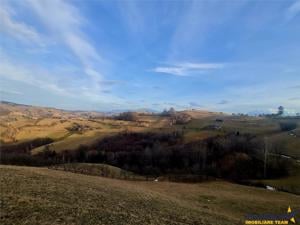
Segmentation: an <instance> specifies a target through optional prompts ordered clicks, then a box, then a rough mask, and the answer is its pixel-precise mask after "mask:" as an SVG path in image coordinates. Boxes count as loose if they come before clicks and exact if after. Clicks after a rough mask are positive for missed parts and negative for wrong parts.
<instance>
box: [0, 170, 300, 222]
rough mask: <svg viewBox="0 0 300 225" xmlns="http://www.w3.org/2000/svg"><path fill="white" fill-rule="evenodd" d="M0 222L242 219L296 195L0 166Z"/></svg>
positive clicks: (277, 209) (298, 203)
mask: <svg viewBox="0 0 300 225" xmlns="http://www.w3.org/2000/svg"><path fill="white" fill-rule="evenodd" d="M0 178H1V221H0V222H1V224H6V225H18V224H30V225H35V224H39V225H44V224H117V225H119V224H138V225H140V224H205V225H209V224H214V225H216V224H242V223H243V218H244V216H245V214H247V213H267V212H269V213H284V212H285V211H286V209H287V207H288V206H289V205H290V206H291V207H292V208H299V207H300V197H299V196H296V195H292V194H287V193H280V192H272V191H267V190H264V189H258V188H253V187H245V186H240V185H236V184H231V183H226V182H207V183H201V184H179V183H169V182H141V181H140V182H138V181H137V182H133V181H124V180H115V179H108V178H101V177H96V176H87V175H81V174H75V173H68V172H63V171H56V170H49V169H46V168H33V167H15V166H0Z"/></svg>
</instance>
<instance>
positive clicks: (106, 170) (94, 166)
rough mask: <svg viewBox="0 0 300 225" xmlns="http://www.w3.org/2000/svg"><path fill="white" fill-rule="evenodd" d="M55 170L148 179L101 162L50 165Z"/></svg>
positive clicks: (118, 177) (119, 177) (120, 177)
mask: <svg viewBox="0 0 300 225" xmlns="http://www.w3.org/2000/svg"><path fill="white" fill-rule="evenodd" d="M50 168H51V169H55V170H63V171H68V172H73V173H81V174H86V175H93V176H102V177H110V178H117V179H127V180H146V177H143V176H140V175H138V174H134V173H132V172H129V171H126V170H123V169H120V168H119V167H115V166H111V165H107V164H99V163H66V164H59V165H54V166H52V167H50Z"/></svg>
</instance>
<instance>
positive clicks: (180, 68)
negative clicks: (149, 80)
mask: <svg viewBox="0 0 300 225" xmlns="http://www.w3.org/2000/svg"><path fill="white" fill-rule="evenodd" d="M224 66H225V64H222V63H190V62H185V63H178V64H173V65H171V66H162V67H156V68H154V69H152V71H154V72H156V73H166V74H171V75H175V76H188V75H190V74H191V73H195V72H197V73H203V72H206V71H208V70H215V69H221V68H223V67H224Z"/></svg>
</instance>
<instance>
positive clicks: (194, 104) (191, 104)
mask: <svg viewBox="0 0 300 225" xmlns="http://www.w3.org/2000/svg"><path fill="white" fill-rule="evenodd" d="M189 105H190V106H191V107H202V105H201V104H199V103H197V102H190V103H189Z"/></svg>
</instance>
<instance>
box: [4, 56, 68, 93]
mask: <svg viewBox="0 0 300 225" xmlns="http://www.w3.org/2000/svg"><path fill="white" fill-rule="evenodd" d="M35 74H38V76H35ZM0 77H3V78H6V79H9V80H14V81H19V82H23V83H26V84H29V85H32V86H35V87H38V88H42V89H44V90H47V91H50V92H51V93H54V94H59V95H63V96H70V95H71V93H69V92H68V91H67V90H66V89H65V88H62V87H60V86H59V85H58V82H56V81H55V79H53V76H50V74H49V73H48V72H46V71H43V70H41V69H39V68H35V67H34V66H32V65H31V66H28V65H21V64H20V63H19V62H14V61H12V60H10V59H8V58H6V57H4V56H3V55H1V61H0Z"/></svg>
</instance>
